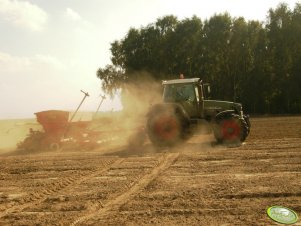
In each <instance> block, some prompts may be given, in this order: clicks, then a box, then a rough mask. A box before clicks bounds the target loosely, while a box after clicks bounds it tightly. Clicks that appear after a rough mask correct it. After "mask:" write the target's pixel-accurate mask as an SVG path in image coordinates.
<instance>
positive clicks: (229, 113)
mask: <svg viewBox="0 0 301 226" xmlns="http://www.w3.org/2000/svg"><path fill="white" fill-rule="evenodd" d="M234 113H235V111H234V110H226V111H222V112H219V113H218V114H217V115H216V116H215V122H216V123H219V122H220V121H221V120H223V119H229V118H231V117H232V115H233V114H234Z"/></svg>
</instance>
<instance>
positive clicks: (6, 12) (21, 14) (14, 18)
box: [0, 0, 48, 31]
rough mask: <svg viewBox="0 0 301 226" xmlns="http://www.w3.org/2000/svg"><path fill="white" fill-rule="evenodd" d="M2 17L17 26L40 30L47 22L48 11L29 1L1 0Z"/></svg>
mask: <svg viewBox="0 0 301 226" xmlns="http://www.w3.org/2000/svg"><path fill="white" fill-rule="evenodd" d="M0 15H1V17H2V18H3V19H4V20H6V21H8V22H9V23H12V24H13V25H15V26H18V27H22V28H27V29H30V30H32V31H40V30H42V29H43V27H44V25H45V24H46V22H47V18H48V15H47V13H46V12H45V11H44V10H43V9H41V8H40V7H38V6H37V5H34V4H32V3H30V2H27V1H18V0H0Z"/></svg>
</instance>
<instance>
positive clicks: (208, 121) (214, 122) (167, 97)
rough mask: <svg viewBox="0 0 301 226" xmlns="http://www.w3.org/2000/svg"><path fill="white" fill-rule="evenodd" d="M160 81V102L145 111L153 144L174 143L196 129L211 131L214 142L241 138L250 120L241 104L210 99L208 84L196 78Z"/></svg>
mask: <svg viewBox="0 0 301 226" xmlns="http://www.w3.org/2000/svg"><path fill="white" fill-rule="evenodd" d="M162 84H163V87H164V91H163V103H160V104H155V105H153V106H152V107H151V109H150V110H149V112H148V114H147V133H148V136H149V139H150V141H151V142H152V143H153V144H154V145H155V146H157V147H164V146H165V147H166V146H174V145H176V144H178V143H179V142H181V141H185V140H187V139H188V138H189V137H191V136H192V135H193V134H194V133H195V132H196V131H198V130H206V131H207V132H208V131H209V132H213V133H214V136H215V139H216V140H217V142H218V143H226V144H241V143H242V142H243V141H245V139H246V137H247V136H248V134H249V132H250V127H251V124H250V121H249V116H248V115H245V114H244V113H243V110H242V105H241V104H239V103H234V102H228V101H219V100H211V98H210V92H211V91H210V85H209V84H207V83H203V82H202V80H201V79H200V78H190V79H175V80H168V81H163V83H162ZM200 128H203V129H200ZM204 128H205V129H204Z"/></svg>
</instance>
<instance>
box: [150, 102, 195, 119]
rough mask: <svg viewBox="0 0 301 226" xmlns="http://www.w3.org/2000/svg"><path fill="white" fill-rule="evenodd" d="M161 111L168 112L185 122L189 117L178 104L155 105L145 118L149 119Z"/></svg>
mask: <svg viewBox="0 0 301 226" xmlns="http://www.w3.org/2000/svg"><path fill="white" fill-rule="evenodd" d="M163 111H168V112H172V113H175V114H178V115H179V116H181V117H182V118H183V119H184V120H185V121H189V116H188V114H187V112H186V111H185V109H184V108H183V107H182V106H181V105H180V104H176V103H164V104H155V105H153V106H152V107H151V109H150V110H149V112H148V113H147V117H151V116H153V115H154V114H158V113H161V112H163Z"/></svg>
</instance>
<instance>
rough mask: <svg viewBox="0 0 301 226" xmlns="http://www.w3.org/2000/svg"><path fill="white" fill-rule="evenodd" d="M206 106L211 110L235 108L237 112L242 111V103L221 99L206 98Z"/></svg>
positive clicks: (206, 108) (219, 110)
mask: <svg viewBox="0 0 301 226" xmlns="http://www.w3.org/2000/svg"><path fill="white" fill-rule="evenodd" d="M204 108H205V110H207V111H208V110H209V111H213V110H214V111H218V112H221V111H226V110H234V111H235V112H236V113H237V114H240V112H241V111H242V105H241V104H240V103H235V102H229V101H220V100H204Z"/></svg>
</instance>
